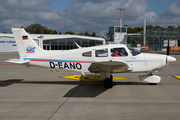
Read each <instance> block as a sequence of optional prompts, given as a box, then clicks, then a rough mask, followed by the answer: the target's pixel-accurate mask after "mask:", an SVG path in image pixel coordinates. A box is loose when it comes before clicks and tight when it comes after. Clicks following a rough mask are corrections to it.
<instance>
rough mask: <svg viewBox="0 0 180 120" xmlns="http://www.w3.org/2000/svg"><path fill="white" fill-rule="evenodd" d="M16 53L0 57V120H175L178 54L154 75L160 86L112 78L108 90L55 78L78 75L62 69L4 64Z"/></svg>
mask: <svg viewBox="0 0 180 120" xmlns="http://www.w3.org/2000/svg"><path fill="white" fill-rule="evenodd" d="M18 57H19V56H18V54H13V53H0V120H92V119H93V120H152V119H154V120H179V119H180V94H179V91H180V80H179V79H178V78H175V77H174V76H180V55H174V57H176V58H177V61H176V62H174V63H171V64H170V67H169V72H170V73H169V74H170V77H168V76H167V68H166V67H165V68H163V69H162V71H160V72H158V73H155V74H157V75H160V76H161V78H162V81H161V83H159V84H157V85H149V84H146V83H143V82H142V81H140V80H139V79H138V75H143V74H142V73H133V74H131V73H123V74H113V76H116V77H123V78H128V79H122V80H114V82H115V85H114V87H113V88H112V89H105V88H104V87H103V84H102V82H101V81H91V80H87V81H79V80H75V79H67V78H62V77H61V76H69V75H81V73H78V72H72V71H67V70H58V71H55V72H53V71H51V69H47V68H39V67H29V68H27V67H26V66H23V65H13V64H9V63H5V62H4V60H6V59H10V58H18Z"/></svg>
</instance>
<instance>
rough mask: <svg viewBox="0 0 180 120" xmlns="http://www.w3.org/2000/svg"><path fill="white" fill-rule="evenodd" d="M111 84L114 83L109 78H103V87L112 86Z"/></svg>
mask: <svg viewBox="0 0 180 120" xmlns="http://www.w3.org/2000/svg"><path fill="white" fill-rule="evenodd" d="M113 85H114V83H113V81H112V79H111V78H106V79H105V80H104V87H105V88H107V89H109V88H112V87H113Z"/></svg>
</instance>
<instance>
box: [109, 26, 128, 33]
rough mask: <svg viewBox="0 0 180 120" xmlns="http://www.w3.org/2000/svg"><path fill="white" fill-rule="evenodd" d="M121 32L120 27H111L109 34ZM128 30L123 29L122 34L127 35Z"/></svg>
mask: <svg viewBox="0 0 180 120" xmlns="http://www.w3.org/2000/svg"><path fill="white" fill-rule="evenodd" d="M114 32H120V27H109V33H114ZM126 32H127V28H126V27H122V33H126Z"/></svg>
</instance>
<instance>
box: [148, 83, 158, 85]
mask: <svg viewBox="0 0 180 120" xmlns="http://www.w3.org/2000/svg"><path fill="white" fill-rule="evenodd" d="M149 85H157V83H149Z"/></svg>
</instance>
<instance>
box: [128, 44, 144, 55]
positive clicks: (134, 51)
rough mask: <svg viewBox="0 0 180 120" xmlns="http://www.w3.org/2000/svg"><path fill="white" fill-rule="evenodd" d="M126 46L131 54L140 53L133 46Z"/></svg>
mask: <svg viewBox="0 0 180 120" xmlns="http://www.w3.org/2000/svg"><path fill="white" fill-rule="evenodd" d="M127 48H128V49H129V51H130V53H131V54H132V55H133V56H137V55H139V54H141V51H139V50H137V49H135V48H133V47H130V46H127Z"/></svg>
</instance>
